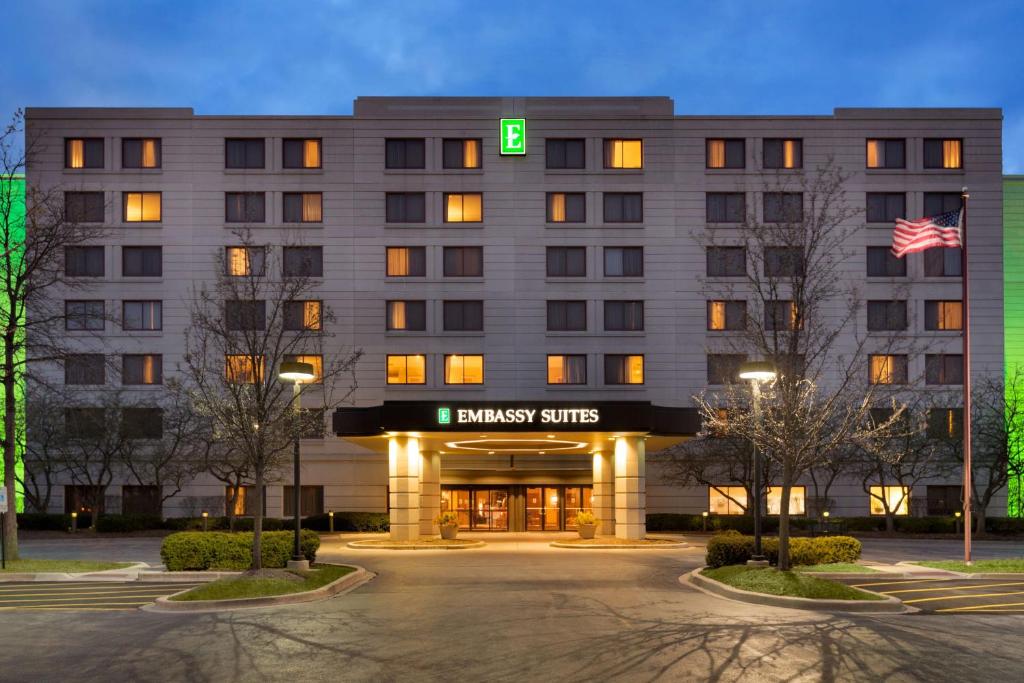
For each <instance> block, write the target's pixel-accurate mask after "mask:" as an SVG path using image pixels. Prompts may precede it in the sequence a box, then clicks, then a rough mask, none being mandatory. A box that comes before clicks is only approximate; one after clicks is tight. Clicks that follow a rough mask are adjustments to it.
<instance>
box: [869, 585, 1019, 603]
mask: <svg viewBox="0 0 1024 683" xmlns="http://www.w3.org/2000/svg"><path fill="white" fill-rule="evenodd" d="M1000 586H1024V581H1011V582H1007V583H984V584H967V585H966V586H950V587H949V588H908V589H907V590H898V591H879V592H881V593H885V594H886V595H896V594H897V593H930V592H935V591H958V590H965V589H966V590H975V589H977V588H998V587H1000ZM904 602H906V601H904Z"/></svg>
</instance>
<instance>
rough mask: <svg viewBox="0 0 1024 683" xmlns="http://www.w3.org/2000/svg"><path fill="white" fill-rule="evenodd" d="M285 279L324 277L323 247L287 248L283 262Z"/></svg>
mask: <svg viewBox="0 0 1024 683" xmlns="http://www.w3.org/2000/svg"><path fill="white" fill-rule="evenodd" d="M281 265H282V269H283V273H282V274H283V275H284V276H285V277H323V275H324V249H323V247H285V248H284V253H283V262H282V264H281Z"/></svg>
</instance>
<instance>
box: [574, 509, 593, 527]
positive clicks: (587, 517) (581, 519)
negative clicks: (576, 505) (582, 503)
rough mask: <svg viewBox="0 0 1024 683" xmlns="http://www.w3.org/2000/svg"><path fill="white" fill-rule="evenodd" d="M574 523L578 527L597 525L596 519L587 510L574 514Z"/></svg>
mask: <svg viewBox="0 0 1024 683" xmlns="http://www.w3.org/2000/svg"><path fill="white" fill-rule="evenodd" d="M576 523H577V524H579V525H580V526H583V525H588V524H597V517H595V516H594V513H593V512H590V511H588V510H581V511H580V512H577V513H576Z"/></svg>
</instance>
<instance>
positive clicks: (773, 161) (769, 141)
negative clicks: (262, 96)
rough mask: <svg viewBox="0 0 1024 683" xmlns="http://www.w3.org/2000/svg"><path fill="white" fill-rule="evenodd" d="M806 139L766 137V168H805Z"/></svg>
mask: <svg viewBox="0 0 1024 683" xmlns="http://www.w3.org/2000/svg"><path fill="white" fill-rule="evenodd" d="M803 166H804V141H803V140H795V139H791V138H765V140H764V167H765V168H803Z"/></svg>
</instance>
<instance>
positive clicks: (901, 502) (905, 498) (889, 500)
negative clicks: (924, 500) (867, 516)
mask: <svg viewBox="0 0 1024 683" xmlns="http://www.w3.org/2000/svg"><path fill="white" fill-rule="evenodd" d="M868 490H869V491H870V495H869V498H870V499H871V514H872V515H884V514H885V511H886V509H888V510H889V512H891V513H893V514H895V515H899V516H904V515H909V514H910V487H908V486H871V487H869V489H868Z"/></svg>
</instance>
